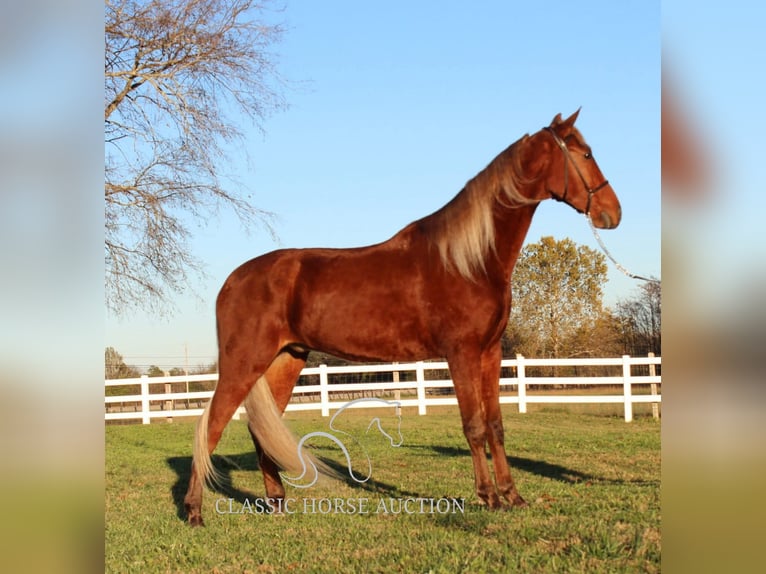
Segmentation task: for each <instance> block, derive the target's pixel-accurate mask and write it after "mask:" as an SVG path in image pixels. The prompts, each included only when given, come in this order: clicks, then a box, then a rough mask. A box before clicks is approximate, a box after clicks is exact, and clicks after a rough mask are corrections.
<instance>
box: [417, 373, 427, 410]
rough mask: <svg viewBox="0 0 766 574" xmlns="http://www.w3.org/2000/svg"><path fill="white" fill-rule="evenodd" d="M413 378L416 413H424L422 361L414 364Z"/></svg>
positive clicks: (424, 375) (424, 382) (424, 388)
mask: <svg viewBox="0 0 766 574" xmlns="http://www.w3.org/2000/svg"><path fill="white" fill-rule="evenodd" d="M415 379H416V380H417V391H418V414H419V415H424V414H426V374H425V370H424V369H423V361H418V362H417V363H416V366H415Z"/></svg>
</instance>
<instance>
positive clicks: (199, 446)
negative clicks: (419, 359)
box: [193, 400, 223, 485]
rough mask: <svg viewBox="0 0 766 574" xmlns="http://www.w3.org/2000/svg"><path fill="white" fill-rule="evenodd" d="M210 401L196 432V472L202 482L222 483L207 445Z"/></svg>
mask: <svg viewBox="0 0 766 574" xmlns="http://www.w3.org/2000/svg"><path fill="white" fill-rule="evenodd" d="M211 403H212V400H211V401H208V403H207V406H206V407H205V410H204V411H202V416H201V417H200V418H199V420H198V421H197V431H196V433H195V434H194V459H193V460H194V472H195V473H196V475H197V478H198V479H199V480H200V482H201V483H202V484H217V485H221V484H222V478H223V477H222V475H221V473H220V472H218V470H217V469H216V468H215V467H214V466H213V461H212V459H211V457H210V452H209V450H208V445H207V422H208V417H209V416H210V404H211Z"/></svg>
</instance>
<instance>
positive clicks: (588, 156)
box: [585, 151, 593, 159]
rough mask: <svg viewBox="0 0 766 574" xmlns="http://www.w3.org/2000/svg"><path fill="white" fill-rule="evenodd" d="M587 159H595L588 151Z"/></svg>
mask: <svg viewBox="0 0 766 574" xmlns="http://www.w3.org/2000/svg"><path fill="white" fill-rule="evenodd" d="M585 159H593V154H592V153H590V152H589V151H586V152H585Z"/></svg>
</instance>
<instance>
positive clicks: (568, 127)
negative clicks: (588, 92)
mask: <svg viewBox="0 0 766 574" xmlns="http://www.w3.org/2000/svg"><path fill="white" fill-rule="evenodd" d="M581 109H582V107H579V108H577V111H576V112H575V113H573V114H572V115H571V116H569V117H568V118H567V119H565V120H564V121H563V122H562V127H564V128H565V129H566V130H571V129H572V126H573V125H574V123H575V120H577V116H579V115H580V110H581Z"/></svg>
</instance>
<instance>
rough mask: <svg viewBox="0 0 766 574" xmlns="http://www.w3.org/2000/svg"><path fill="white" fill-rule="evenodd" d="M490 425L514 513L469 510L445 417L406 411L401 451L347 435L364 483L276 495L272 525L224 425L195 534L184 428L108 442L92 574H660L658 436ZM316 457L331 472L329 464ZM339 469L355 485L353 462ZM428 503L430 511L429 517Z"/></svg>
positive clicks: (578, 421) (594, 420)
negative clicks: (217, 477)
mask: <svg viewBox="0 0 766 574" xmlns="http://www.w3.org/2000/svg"><path fill="white" fill-rule="evenodd" d="M504 412H505V427H506V446H507V450H508V454H509V462H510V464H511V467H512V470H513V471H514V477H515V479H516V482H517V485H518V487H519V490H520V492H521V493H522V495H523V496H524V497H525V498H526V499H527V501H528V502H530V506H529V507H528V508H526V509H522V510H518V509H514V510H511V511H504V512H492V511H488V510H486V509H484V508H483V507H481V506H479V505H478V504H477V499H476V496H475V494H474V493H473V475H472V471H471V462H470V456H469V454H468V449H467V445H466V442H465V439H464V437H463V435H462V431H461V428H460V421H459V416H458V413H457V408H456V407H441V408H429V414H428V415H426V416H418V415H417V414H416V412H415V410H414V409H404V410H403V412H402V423H401V430H402V434H403V437H404V443H403V444H402V446H401V447H399V448H392V447H391V446H390V445H389V443H388V441H387V440H386V439H385V438H384V437H382V435H380V434H378V433H377V432H370V433H368V434H367V435H359V436H363V437H364V445H365V448H366V450H367V453H368V454H369V457H370V460H371V465H372V469H373V476H372V479H371V480H370V481H368V482H367V483H365V484H364V485H361V486H360V485H353V486H351V485H349V484H346V483H343V482H338V481H331V480H326V481H322V482H320V483H318V484H317V485H314V486H313V487H311V488H309V489H301V488H293V487H288V493H287V496H288V498H289V499H290V500H291V501H292V507H288V510H292V511H293V512H292V513H288V514H285V515H281V516H274V515H270V514H266V513H261V512H259V511H258V510H259V505H261V504H262V503H263V501H262V499H260V497H262V496H263V495H264V491H263V482H262V479H261V476H260V473H259V472H257V462H256V458H255V455H254V453H253V447H252V443H251V441H250V438H249V435H248V432H247V429H246V425H245V423H244V422H239V421H234V422H232V423H231V424H230V425H229V426H228V427H227V429H226V431H225V434H224V437H223V440H222V441H221V443H220V445H219V447H218V448H217V449H216V454H217V455H218V456H214V461H215V462H216V466H217V467H218V468H219V469H220V470H222V471H224V473H225V474H226V476H227V481H228V482H229V485H228V486H227V487H226V488H225V489H223V490H222V491H220V492H214V491H210V490H208V491H206V492H205V500H204V506H203V515H204V517H205V522H206V527H205V528H197V529H192V528H189V527H188V526H186V524H185V523H184V513H183V496H184V494H185V492H186V487H187V483H188V472H189V466H190V462H191V459H190V455H189V453H190V450H191V441H192V434H193V430H194V426H193V424H191V423H187V422H180V423H179V422H175V423H173V424H163V423H155V424H152V425H146V426H144V425H130V426H125V425H120V426H107V427H106V429H105V433H106V501H105V507H106V571H107V572H142V573H145V572H220V573H222V572H423V573H425V572H514V571H517V572H588V573H591V572H610V573H611V572H659V570H660V549H661V543H660V423H659V422H658V421H656V420H653V419H651V418H649V417H641V418H638V419H636V420H635V421H634V422H632V423H629V424H628V423H625V422H624V421H623V420H622V419H621V418H620V417H619V416H604V415H593V414H583V413H579V412H575V413H570V412H565V411H562V409H561V408H559V409H557V410H556V411H551V412H549V411H546V410H540V411H537V412H531V413H528V414H526V415H520V414H518V413H516V412H515V407H512V406H509V407H508V408H505V409H504ZM346 413H347V414H348V419H347V420H346V424H347V425H348V426H347V427H344V428H348V429H350V430H352V431H354V432H361V433H363V432H364V429H365V428H366V426H367V423H368V422H369V420H370V418H371V416H373V414H375V413H374V412H373V411H346ZM286 418H287V419H288V422H289V425H290V426H291V428H293V429H294V430H295V432H296V433H298V434H299V435H303V434H306V433H309V432H313V431H327V430H328V422H329V419H326V418H322V417H320V416H319V415H318V414H301V413H289V414H288V416H287V417H286ZM381 418H382V419H383V420H384V422H385V423H386V424H388V422H390V421H387V420H386V419H384V418H383V417H381ZM327 442H328V443H329V441H327ZM318 446H320V447H322V446H324V448H321V449H320V451H319V452H320V454H321V455H322V456H325V455H326V456H328V457H330V458H332V459H333V460H337V461H338V463H340V462H341V461H342V457H341V456H340V451H339V450H338V449H330V448H328V447H327V445H318ZM351 453H352V460H354V462H355V464H354V467H355V470H356V471H357V475H363V474H365V470H366V468H367V467H366V462H365V460H364V458H363V456H362V454H360V453H361V451H360V450H358V449H356V450H355V449H351ZM462 498H465V502H464V508H462V509H461V508H460V507H459V506H457V507H455V506H452V507H450V509H449V511H445V512H440V511H439V510H446V508H447V507H446V506H445V504H446V503H438V500H439V499H445V500H448V499H457V500H460V499H462ZM335 499H339V500H340V502H339V503H338V502H335ZM408 499H413V500H416V499H426V501H425V502H423V503H421V502H412V503H411V504H408V503H406V501H407V500H408ZM312 500H313V502H312ZM361 500H364V501H366V502H361ZM430 500H435V501H437V503H438V504H441V507H440V508H437V507H436V506H434V507H433V511H432V509H431V506H430V503H429V502H428V501H430ZM317 501H319V502H317ZM339 504H342V505H343V506H342V508H341V506H339ZM216 505H217V506H218V509H219V511H220V512H216ZM381 505H382V506H381ZM330 506H334V508H330ZM352 507H353V508H356V511H355V512H353V513H352V512H350V511H351V510H352ZM312 508H313V512H312ZM364 509H366V510H367V512H366V513H361V512H360V510H364ZM325 510H326V511H327V512H324V511H325ZM341 510H343V511H345V512H341ZM397 510H398V512H397ZM407 510H409V512H408V511H407ZM461 510H462V511H461Z"/></svg>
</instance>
